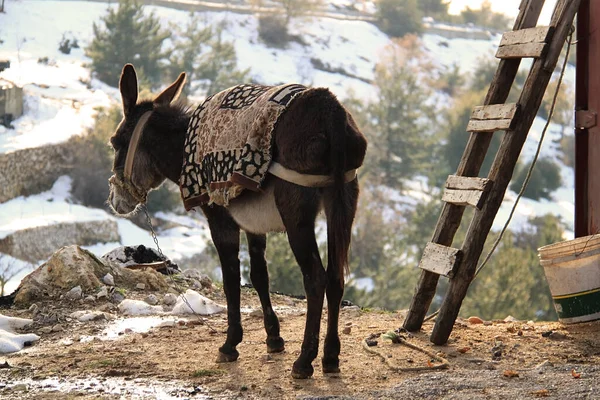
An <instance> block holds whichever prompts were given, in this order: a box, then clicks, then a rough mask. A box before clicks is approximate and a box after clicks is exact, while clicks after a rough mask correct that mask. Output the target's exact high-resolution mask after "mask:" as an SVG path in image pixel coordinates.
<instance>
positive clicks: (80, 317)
mask: <svg viewBox="0 0 600 400" xmlns="http://www.w3.org/2000/svg"><path fill="white" fill-rule="evenodd" d="M69 316H70V317H71V318H75V319H76V320H77V321H79V322H88V321H96V320H99V319H106V316H105V315H104V313H103V312H102V311H89V310H84V311H75V312H73V313H71V314H70V315H69Z"/></svg>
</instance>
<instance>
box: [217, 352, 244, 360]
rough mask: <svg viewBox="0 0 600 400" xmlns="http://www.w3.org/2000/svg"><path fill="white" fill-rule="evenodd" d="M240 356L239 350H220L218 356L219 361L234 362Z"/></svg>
mask: <svg viewBox="0 0 600 400" xmlns="http://www.w3.org/2000/svg"><path fill="white" fill-rule="evenodd" d="M239 356H240V353H238V351H237V350H233V352H232V353H230V354H226V353H222V352H220V351H219V355H218V356H217V362H218V363H227V362H234V361H236V360H237V359H238V357H239Z"/></svg>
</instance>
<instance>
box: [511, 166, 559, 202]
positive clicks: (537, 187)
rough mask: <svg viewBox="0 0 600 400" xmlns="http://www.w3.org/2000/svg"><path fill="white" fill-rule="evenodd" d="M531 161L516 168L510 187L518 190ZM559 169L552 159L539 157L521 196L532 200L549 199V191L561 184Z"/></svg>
mask: <svg viewBox="0 0 600 400" xmlns="http://www.w3.org/2000/svg"><path fill="white" fill-rule="evenodd" d="M530 166H531V162H529V163H527V164H526V165H524V166H521V167H520V168H518V170H517V173H516V175H515V179H514V180H513V182H512V183H511V185H510V189H511V190H513V191H515V192H519V191H520V190H521V186H523V182H524V181H525V177H526V176H527V171H529V168H530ZM561 183H562V182H561V177H560V169H559V168H558V165H556V163H554V162H553V161H552V160H549V159H547V158H541V159H539V160H538V161H537V163H536V165H535V167H534V169H533V171H532V173H531V178H530V180H529V184H528V185H527V188H526V189H525V192H524V193H523V196H525V197H528V198H530V199H533V200H540V199H550V193H552V192H553V191H555V190H556V189H558V188H559V187H560V185H561Z"/></svg>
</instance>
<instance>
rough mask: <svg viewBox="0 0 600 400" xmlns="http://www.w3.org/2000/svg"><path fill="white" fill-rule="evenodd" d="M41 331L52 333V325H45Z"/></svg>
mask: <svg viewBox="0 0 600 400" xmlns="http://www.w3.org/2000/svg"><path fill="white" fill-rule="evenodd" d="M39 331H40V332H41V333H52V327H51V326H44V327H42V328H40V329H39Z"/></svg>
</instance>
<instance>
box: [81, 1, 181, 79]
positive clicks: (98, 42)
mask: <svg viewBox="0 0 600 400" xmlns="http://www.w3.org/2000/svg"><path fill="white" fill-rule="evenodd" d="M102 22H103V24H96V23H94V25H93V30H94V39H93V40H92V42H91V43H90V45H89V46H88V47H87V48H86V55H87V56H88V57H90V58H91V59H92V71H93V72H95V73H96V76H97V77H98V79H100V80H101V81H103V82H106V83H107V84H109V85H111V86H115V87H116V86H117V85H118V82H119V76H120V74H121V70H122V68H123V65H124V64H126V63H132V64H134V65H135V66H136V69H137V70H138V71H140V72H142V73H143V75H144V76H145V77H146V78H147V79H148V80H149V81H150V82H151V84H152V85H153V86H155V85H158V84H160V80H161V73H162V67H163V66H162V65H161V63H162V62H163V60H164V59H165V58H166V53H165V51H164V50H163V42H164V40H165V39H166V38H167V37H169V33H168V32H166V31H164V30H162V29H161V27H160V20H159V18H158V17H156V16H155V15H154V13H151V14H149V15H147V16H146V15H144V12H143V6H142V5H141V4H139V3H137V2H136V1H135V0H120V1H119V6H118V7H117V8H109V9H108V10H107V14H106V15H105V16H104V17H103V18H102Z"/></svg>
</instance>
